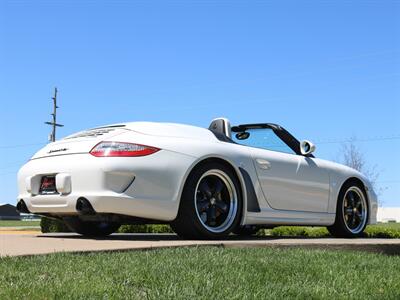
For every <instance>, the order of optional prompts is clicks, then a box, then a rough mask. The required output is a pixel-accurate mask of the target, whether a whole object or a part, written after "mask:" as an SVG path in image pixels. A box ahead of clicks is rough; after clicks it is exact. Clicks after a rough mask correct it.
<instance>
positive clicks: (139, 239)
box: [0, 231, 400, 257]
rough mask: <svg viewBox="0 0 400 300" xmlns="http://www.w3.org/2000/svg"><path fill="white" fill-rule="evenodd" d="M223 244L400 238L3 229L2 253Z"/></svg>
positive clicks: (331, 245) (374, 245) (399, 251)
mask: <svg viewBox="0 0 400 300" xmlns="http://www.w3.org/2000/svg"><path fill="white" fill-rule="evenodd" d="M205 245H209V246H220V247H279V248H287V247H308V248H318V249H337V250H339V249H340V250H342V249H345V250H352V251H372V252H379V253H383V254H388V255H400V239H332V238H323V239H303V238H272V237H252V238H246V239H243V238H239V237H237V236H232V237H229V238H228V239H226V240H216V241H189V240H181V239H179V238H178V237H177V236H175V235H172V234H113V235H111V236H109V237H107V238H101V239H93V238H85V237H82V236H80V235H77V234H73V233H70V234H66V233H57V234H39V233H37V232H34V231H0V257H4V256H24V255H36V254H49V253H55V252H93V251H128V250H146V249H155V248H169V247H185V246H186V247H188V246H205Z"/></svg>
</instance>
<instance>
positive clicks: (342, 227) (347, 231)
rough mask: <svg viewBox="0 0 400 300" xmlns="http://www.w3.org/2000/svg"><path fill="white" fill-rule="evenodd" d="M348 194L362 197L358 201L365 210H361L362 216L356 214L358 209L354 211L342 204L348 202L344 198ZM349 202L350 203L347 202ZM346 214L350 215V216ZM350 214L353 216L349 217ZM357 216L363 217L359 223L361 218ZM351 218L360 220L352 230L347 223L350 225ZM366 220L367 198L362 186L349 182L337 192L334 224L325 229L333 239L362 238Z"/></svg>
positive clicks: (367, 211)
mask: <svg viewBox="0 0 400 300" xmlns="http://www.w3.org/2000/svg"><path fill="white" fill-rule="evenodd" d="M353 190H354V191H353ZM349 192H357V193H361V194H360V195H359V196H360V197H361V196H363V197H364V201H363V200H360V201H361V202H365V203H364V204H363V207H365V210H364V208H363V209H362V211H363V212H364V213H363V214H360V213H359V212H358V209H356V210H357V211H354V208H350V207H347V206H346V203H344V202H345V201H349V200H346V199H345V197H348V196H347V193H349ZM353 197H354V196H353ZM349 202H351V201H349ZM352 202H353V203H354V202H355V201H354V200H353V201H352ZM353 206H356V205H353ZM349 211H350V212H349ZM352 211H353V212H352ZM347 214H350V216H349V215H347ZM351 214H353V215H351ZM346 215H347V216H346ZM358 215H363V217H362V221H361V217H360V216H358ZM352 218H355V219H356V220H357V219H358V220H360V224H359V225H358V226H357V227H355V228H354V229H352V228H351V227H350V226H349V225H348V224H349V223H351V222H352V221H353V219H352ZM368 218H369V206H368V198H367V194H366V192H365V188H364V186H363V185H362V184H360V183H359V182H357V181H349V182H347V183H345V184H344V185H343V186H342V188H341V190H340V192H339V196H338V200H337V206H336V218H335V223H334V224H333V225H332V226H328V227H327V229H328V231H329V233H330V234H331V235H332V236H334V237H340V238H356V237H361V236H363V232H364V230H365V227H366V226H367V223H368Z"/></svg>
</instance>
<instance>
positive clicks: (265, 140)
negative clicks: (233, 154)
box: [232, 128, 296, 154]
mask: <svg viewBox="0 0 400 300" xmlns="http://www.w3.org/2000/svg"><path fill="white" fill-rule="evenodd" d="M232 140H233V141H235V142H236V143H238V144H241V145H245V146H250V147H255V148H261V149H266V150H270V151H276V152H283V153H289V154H296V153H295V152H294V151H293V150H292V149H291V148H290V147H289V146H288V145H287V144H286V143H285V142H284V141H282V140H281V139H280V138H279V137H278V136H277V135H276V134H275V132H274V131H273V130H272V129H271V128H251V129H246V130H245V131H243V132H238V133H236V134H235V135H233V136H232Z"/></svg>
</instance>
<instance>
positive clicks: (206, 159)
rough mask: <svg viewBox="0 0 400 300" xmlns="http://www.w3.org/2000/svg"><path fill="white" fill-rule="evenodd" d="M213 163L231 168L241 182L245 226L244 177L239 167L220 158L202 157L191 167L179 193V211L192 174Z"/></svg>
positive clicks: (240, 191) (242, 213) (245, 200)
mask: <svg viewBox="0 0 400 300" xmlns="http://www.w3.org/2000/svg"><path fill="white" fill-rule="evenodd" d="M211 162H218V163H221V164H223V165H225V166H226V167H227V168H229V169H230V170H231V171H232V173H233V174H234V175H235V177H236V179H237V180H238V181H239V189H240V190H239V191H238V192H239V193H240V195H241V197H242V201H243V205H242V211H241V221H240V224H241V225H243V221H244V219H245V214H246V211H247V197H246V195H247V194H246V185H245V182H244V179H243V176H242V174H241V172H240V170H239V168H238V167H235V164H234V163H233V162H231V161H229V160H228V159H226V158H222V157H219V156H207V157H202V158H200V159H198V160H196V161H195V162H194V163H193V164H192V165H191V167H190V168H189V169H188V171H187V172H186V174H185V177H184V180H183V181H182V184H181V187H180V191H179V198H178V199H179V205H178V211H179V208H180V206H181V202H180V201H181V198H182V193H183V188H184V186H185V184H186V181H187V180H188V178H189V176H190V174H191V173H192V172H193V171H194V170H195V169H196V168H198V167H199V166H201V165H203V164H207V163H211Z"/></svg>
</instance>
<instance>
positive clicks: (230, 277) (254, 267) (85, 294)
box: [0, 247, 400, 299]
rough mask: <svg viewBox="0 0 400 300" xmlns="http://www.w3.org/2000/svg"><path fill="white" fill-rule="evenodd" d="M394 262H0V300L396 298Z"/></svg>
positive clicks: (262, 256) (51, 258)
mask: <svg viewBox="0 0 400 300" xmlns="http://www.w3.org/2000/svg"><path fill="white" fill-rule="evenodd" d="M399 266H400V257H398V256H384V255H381V254H372V253H363V252H346V251H343V252H341V251H323V250H304V249H286V250H282V249H273V248H253V249H224V248H217V247H200V248H178V249H163V250H152V251H133V252H114V253H100V254H99V253H98V254H95V253H90V254H53V255H47V256H33V257H19V258H2V259H0V299H27V298H29V299H54V298H67V299H99V298H101V299H146V298H147V299H190V298H193V299H263V298H269V299H282V298H297V299H310V298H311V299H399V298H400V268H399Z"/></svg>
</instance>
